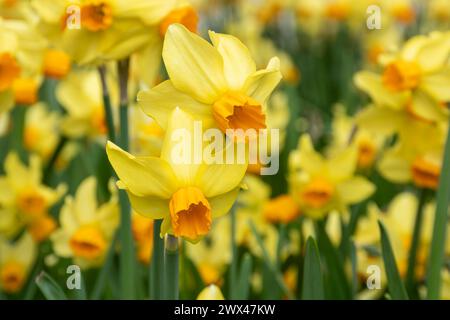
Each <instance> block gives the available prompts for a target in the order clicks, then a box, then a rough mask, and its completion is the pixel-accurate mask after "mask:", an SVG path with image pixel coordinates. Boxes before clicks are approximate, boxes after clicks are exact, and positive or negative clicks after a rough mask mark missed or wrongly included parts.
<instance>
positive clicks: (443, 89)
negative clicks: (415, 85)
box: [420, 68, 450, 102]
mask: <svg viewBox="0 0 450 320" xmlns="http://www.w3.org/2000/svg"><path fill="white" fill-rule="evenodd" d="M420 88H421V89H422V90H424V91H426V92H427V93H428V94H429V95H431V96H432V97H433V99H435V100H436V101H439V102H444V101H450V89H449V88H450V68H447V69H446V70H445V71H443V72H440V73H436V74H433V75H429V76H426V77H425V78H424V79H423V80H422V82H421V84H420Z"/></svg>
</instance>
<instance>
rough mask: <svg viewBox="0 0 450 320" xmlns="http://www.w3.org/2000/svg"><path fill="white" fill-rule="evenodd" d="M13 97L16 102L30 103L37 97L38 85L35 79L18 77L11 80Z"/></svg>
mask: <svg viewBox="0 0 450 320" xmlns="http://www.w3.org/2000/svg"><path fill="white" fill-rule="evenodd" d="M13 91H14V99H15V101H16V103H17V104H23V105H30V104H33V103H36V101H37V99H38V95H37V91H38V86H37V83H36V81H35V80H33V79H29V78H19V79H16V80H14V82H13Z"/></svg>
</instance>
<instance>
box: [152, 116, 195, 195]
mask: <svg viewBox="0 0 450 320" xmlns="http://www.w3.org/2000/svg"><path fill="white" fill-rule="evenodd" d="M196 124H197V125H200V124H201V123H200V122H197V123H196ZM196 124H195V123H194V119H193V118H192V117H191V116H190V114H188V113H186V112H184V111H183V110H181V109H180V108H175V109H174V110H173V112H172V114H171V116H170V119H169V122H168V126H167V130H166V137H165V139H164V142H163V146H162V150H161V158H162V159H164V160H165V161H167V163H169V164H170V166H171V167H172V169H173V172H174V174H175V175H176V177H177V179H178V181H179V182H180V184H181V185H184V186H188V185H192V183H193V182H194V180H195V177H196V176H197V171H198V168H199V167H200V164H201V160H202V159H201V158H200V159H194V155H195V152H199V155H200V156H202V155H203V146H202V136H201V132H200V130H199V131H197V130H195V128H194V127H195V125H196ZM199 134H200V135H199ZM194 140H195V141H198V142H199V143H195V141H194ZM195 160H198V161H195Z"/></svg>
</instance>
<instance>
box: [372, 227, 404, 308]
mask: <svg viewBox="0 0 450 320" xmlns="http://www.w3.org/2000/svg"><path fill="white" fill-rule="evenodd" d="M378 225H379V227H380V235H381V249H382V253H383V260H384V267H385V269H386V276H387V281H388V288H389V293H390V296H391V297H392V299H394V300H408V294H407V293H406V289H405V286H404V285H403V281H402V279H401V277H400V274H399V272H398V269H397V265H396V263H395V257H394V253H393V251H392V247H391V243H390V241H389V236H388V234H387V232H386V229H385V228H384V226H383V223H381V221H378Z"/></svg>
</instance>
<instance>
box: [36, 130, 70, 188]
mask: <svg viewBox="0 0 450 320" xmlns="http://www.w3.org/2000/svg"><path fill="white" fill-rule="evenodd" d="M66 142H67V137H65V136H62V137H61V139H60V140H59V142H58V145H57V146H56V148H55V151H53V154H52V156H51V158H50V159H49V161H48V163H47V166H46V167H45V169H44V174H43V178H42V181H43V182H44V183H45V184H48V183H49V180H50V178H51V174H52V170H53V167H54V166H55V163H56V160H58V157H59V155H60V154H61V151H62V150H63V149H64V146H65V145H66Z"/></svg>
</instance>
